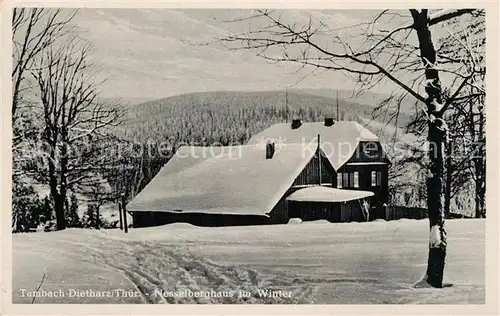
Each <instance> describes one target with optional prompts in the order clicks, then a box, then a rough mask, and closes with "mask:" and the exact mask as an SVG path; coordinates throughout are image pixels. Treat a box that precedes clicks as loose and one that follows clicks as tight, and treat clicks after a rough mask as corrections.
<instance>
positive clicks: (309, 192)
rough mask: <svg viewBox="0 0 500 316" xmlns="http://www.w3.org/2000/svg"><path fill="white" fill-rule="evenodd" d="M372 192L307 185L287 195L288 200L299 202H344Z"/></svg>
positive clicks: (363, 196)
mask: <svg viewBox="0 0 500 316" xmlns="http://www.w3.org/2000/svg"><path fill="white" fill-rule="evenodd" d="M373 195H374V194H373V192H369V191H358V190H342V189H335V188H330V187H322V186H321V187H320V186H315V187H308V188H304V189H300V190H297V191H295V192H294V193H292V194H290V196H288V197H287V200H289V201H300V202H346V201H352V200H359V199H363V198H366V197H369V196H373Z"/></svg>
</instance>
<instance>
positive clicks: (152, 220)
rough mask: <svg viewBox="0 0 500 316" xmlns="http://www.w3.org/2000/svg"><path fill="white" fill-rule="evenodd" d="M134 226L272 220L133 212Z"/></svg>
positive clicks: (201, 214)
mask: <svg viewBox="0 0 500 316" xmlns="http://www.w3.org/2000/svg"><path fill="white" fill-rule="evenodd" d="M132 217H133V219H134V222H133V226H134V227H136V228H137V227H150V226H159V225H165V224H171V223H189V224H192V225H196V226H205V227H219V226H244V225H264V224H270V223H271V221H270V219H269V218H268V217H265V216H255V215H224V214H205V213H171V212H133V213H132Z"/></svg>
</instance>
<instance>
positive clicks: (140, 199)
mask: <svg viewBox="0 0 500 316" xmlns="http://www.w3.org/2000/svg"><path fill="white" fill-rule="evenodd" d="M316 146H317V145H314V144H313V145H309V146H303V145H299V144H290V145H286V144H285V145H282V146H279V145H277V146H276V151H275V154H274V156H273V158H272V159H266V155H265V153H266V150H265V146H260V145H244V146H230V147H181V148H180V149H179V150H178V151H177V152H176V154H175V155H174V157H173V158H172V159H171V160H170V161H169V162H168V163H167V164H166V165H165V166H164V167H163V168H162V169H161V170H160V172H159V173H158V174H157V175H156V177H155V178H154V179H153V180H152V181H151V182H150V183H149V184H148V185H147V186H146V187H145V188H144V189H143V190H142V191H141V192H140V193H139V194H138V195H137V196H136V197H135V198H134V199H133V200H132V201H131V202H130V203H129V204H128V205H127V210H128V211H160V212H161V211H182V212H183V213H184V212H186V213H187V212H189V213H211V214H246V215H263V216H267V215H266V213H268V212H270V211H271V210H272V208H273V207H274V206H275V205H276V203H277V202H278V201H279V200H280V198H281V197H282V196H283V195H284V194H285V192H286V191H287V190H288V188H289V187H290V186H291V185H292V184H293V181H294V180H295V178H296V177H297V176H298V175H299V173H300V172H301V171H302V170H303V169H304V168H305V166H306V165H307V163H308V162H309V161H310V160H311V158H312V157H313V155H314V154H315V150H316Z"/></svg>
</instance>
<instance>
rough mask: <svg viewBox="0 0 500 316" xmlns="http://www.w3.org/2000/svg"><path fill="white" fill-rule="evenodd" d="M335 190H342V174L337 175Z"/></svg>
mask: <svg viewBox="0 0 500 316" xmlns="http://www.w3.org/2000/svg"><path fill="white" fill-rule="evenodd" d="M337 188H339V189H340V188H342V173H341V172H339V173H337Z"/></svg>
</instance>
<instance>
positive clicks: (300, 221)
mask: <svg viewBox="0 0 500 316" xmlns="http://www.w3.org/2000/svg"><path fill="white" fill-rule="evenodd" d="M300 223H302V219H300V218H290V220H289V221H288V224H300Z"/></svg>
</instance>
